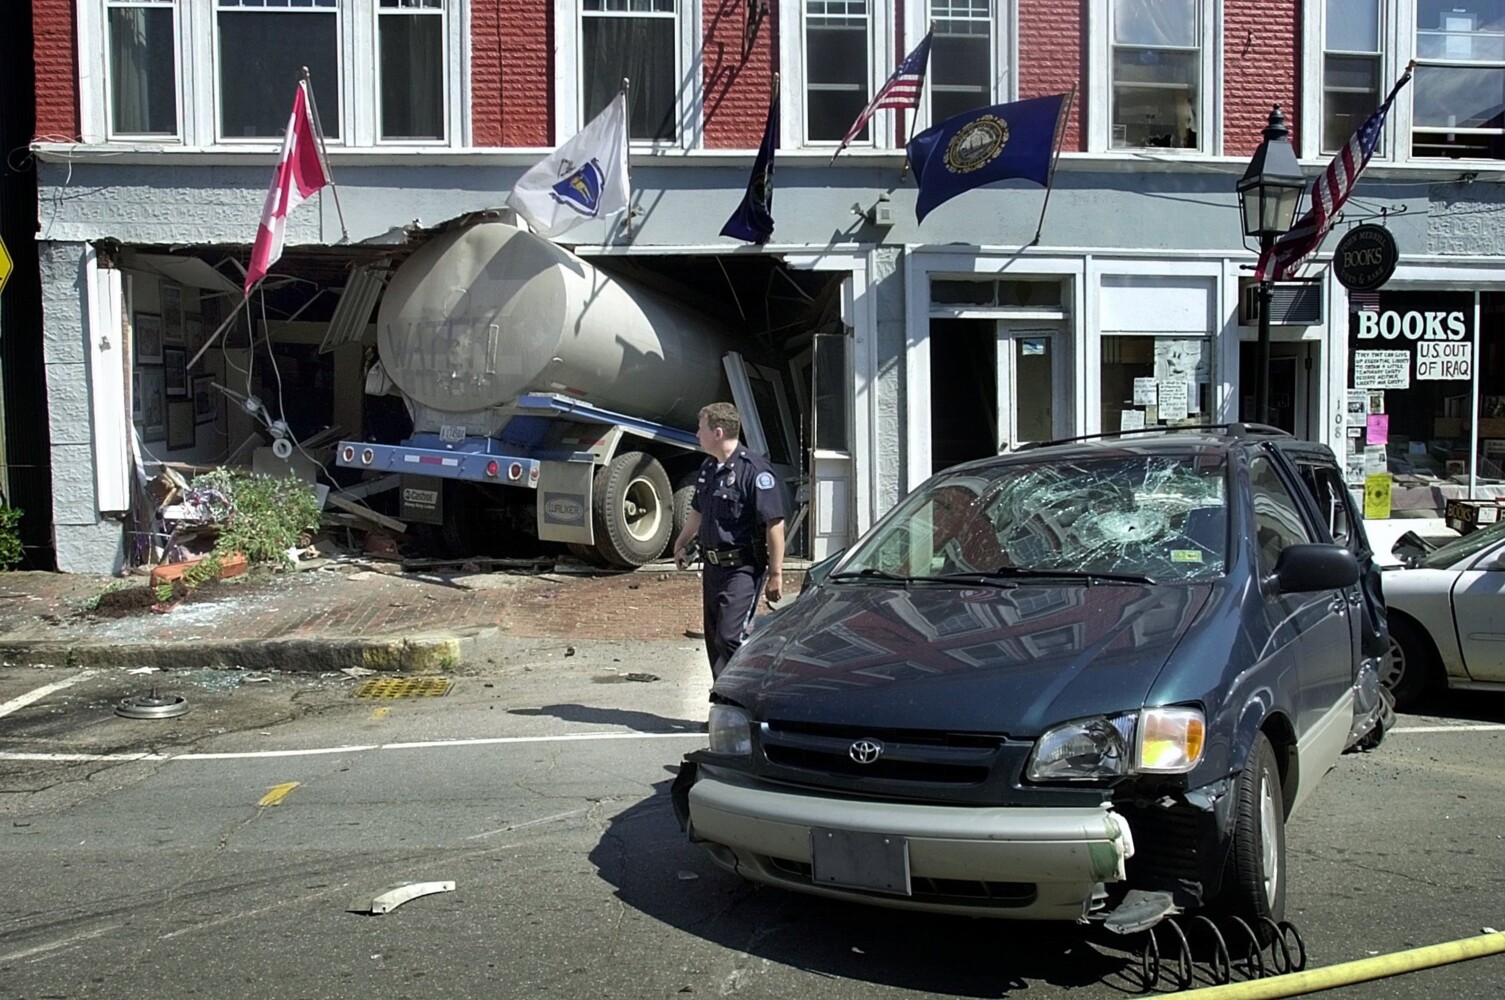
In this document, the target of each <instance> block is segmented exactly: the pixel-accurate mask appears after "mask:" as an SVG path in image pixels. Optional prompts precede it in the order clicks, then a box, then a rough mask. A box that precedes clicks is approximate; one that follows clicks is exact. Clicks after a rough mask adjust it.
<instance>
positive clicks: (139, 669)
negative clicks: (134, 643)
mask: <svg viewBox="0 0 1505 1000" xmlns="http://www.w3.org/2000/svg"><path fill="white" fill-rule="evenodd" d="M156 672H157V668H156V667H136V668H134V669H132V670H127V671H126V673H128V674H154V673H156Z"/></svg>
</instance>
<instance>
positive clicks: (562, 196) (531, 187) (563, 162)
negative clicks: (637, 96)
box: [507, 94, 631, 236]
mask: <svg viewBox="0 0 1505 1000" xmlns="http://www.w3.org/2000/svg"><path fill="white" fill-rule="evenodd" d="M628 183H629V182H628V179H627V95H626V94H618V95H617V96H616V99H615V100H613V101H612V102H611V103H610V104H608V105H607V106H606V107H605V108H604V109H603V110H602V112H601V113H600V114H599V115H597V116H596V117H594V118H592V119H591V120H590V124H588V125H586V126H585V128H583V129H581V130H580V132H579V133H578V134H577V135H576V136H575V137H574V138H573V139H571V140H570V141H568V142H566V143H564V144H563V145H561V146H560V147H559V148H558V149H556V150H554V152H553V153H552V154H550V155H549V156H546V157H544V158H543V159H542V160H541V161H539V162H538V163H536V164H534V165H533V166H532V167H531V168H529V170H528V172H527V173H525V174H523V175H522V177H520V178H518V181H517V183H516V184H515V185H514V186H513V188H512V193H511V194H509V195H508V196H507V205H508V206H509V207H510V208H512V209H514V210H516V212H517V214H518V215H521V216H522V217H523V218H525V219H527V220H528V224H529V225H530V226H532V227H533V231H534V232H535V233H537V234H538V235H540V236H557V235H559V234H560V233H563V232H565V231H567V230H570V229H573V228H575V227H576V226H578V225H580V223H582V222H589V221H590V220H591V219H604V218H606V217H607V216H609V215H614V214H616V213H617V212H620V211H622V210H623V209H625V208H626V207H627V203H628V201H630V200H631V191H630V190H629V188H628Z"/></svg>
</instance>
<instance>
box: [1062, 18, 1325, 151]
mask: <svg viewBox="0 0 1505 1000" xmlns="http://www.w3.org/2000/svg"><path fill="white" fill-rule="evenodd" d="M1196 2H1197V4H1198V6H1199V7H1200V8H1201V15H1202V16H1201V23H1202V37H1201V39H1200V41H1201V43H1202V76H1201V79H1200V80H1199V81H1198V83H1199V86H1200V87H1201V91H1202V92H1201V94H1200V95H1199V96H1200V98H1201V102H1200V103H1201V106H1200V107H1199V108H1198V109H1197V130H1198V136H1197V141H1198V148H1196V149H1175V148H1170V147H1166V148H1161V147H1158V146H1154V147H1142V146H1130V147H1126V148H1115V147H1114V146H1113V145H1112V132H1113V128H1112V118H1113V6H1112V5H1113V0H1087V55H1088V59H1089V60H1090V62H1089V65H1090V67H1091V68H1090V71H1089V72H1088V73H1087V74H1086V75H1087V108H1086V117H1087V150H1088V152H1093V153H1116V154H1119V155H1122V156H1143V155H1145V154H1147V153H1148V154H1153V155H1156V156H1176V157H1200V156H1222V155H1223V100H1222V98H1223V0H1196ZM1306 6H1307V7H1310V6H1311V4H1307V5H1306Z"/></svg>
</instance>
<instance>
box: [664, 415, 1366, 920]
mask: <svg viewBox="0 0 1505 1000" xmlns="http://www.w3.org/2000/svg"><path fill="white" fill-rule="evenodd" d="M1378 577H1379V574H1378V571H1377V570H1376V568H1375V567H1374V566H1373V564H1372V562H1371V559H1370V552H1369V549H1368V544H1367V542H1366V541H1365V538H1364V534H1363V528H1362V525H1361V523H1360V522H1359V519H1358V517H1357V516H1356V514H1355V512H1354V509H1353V502H1352V499H1351V497H1350V496H1349V493H1348V491H1347V490H1346V489H1345V488H1344V486H1343V480H1342V475H1341V471H1340V469H1339V467H1338V466H1337V464H1336V462H1335V461H1334V459H1333V457H1332V454H1331V452H1330V451H1328V450H1327V449H1326V448H1325V447H1323V446H1320V445H1315V444H1311V443H1309V442H1303V441H1297V440H1295V439H1294V438H1290V437H1288V436H1285V435H1284V434H1283V433H1280V432H1277V431H1274V430H1273V429H1270V428H1263V427H1258V426H1245V425H1239V424H1233V425H1226V426H1218V427H1207V428H1198V429H1191V430H1180V431H1175V432H1165V431H1164V429H1161V431H1160V432H1158V433H1157V432H1150V433H1144V432H1141V433H1133V434H1129V433H1125V434H1122V435H1119V436H1115V437H1105V438H1093V439H1082V440H1077V441H1072V442H1063V443H1056V444H1050V445H1045V446H1039V447H1029V448H1026V449H1024V450H1021V451H1018V452H1014V453H1011V454H1007V455H1002V456H999V457H996V458H989V459H984V460H981V461H976V462H971V463H968V464H965V465H959V466H956V467H954V468H951V469H948V470H946V471H944V472H941V473H938V474H937V475H935V476H933V477H932V478H931V479H930V480H929V481H927V482H926V483H924V484H923V485H921V486H920V487H919V488H917V489H916V490H915V491H914V492H912V493H911V494H910V495H909V496H908V497H906V498H905V499H904V500H903V501H902V502H901V503H900V504H899V505H898V506H897V507H896V508H895V509H894V510H892V511H891V512H890V513H889V514H888V515H887V516H885V517H884V518H883V519H882V520H881V521H880V522H879V523H878V524H877V525H875V526H874V527H873V528H872V530H871V531H869V532H868V533H867V534H866V535H865V536H864V537H863V538H862V539H860V540H859V541H858V542H857V543H856V544H855V545H854V546H853V547H852V548H851V550H850V551H849V552H848V553H846V554H845V555H844V556H842V557H840V558H839V559H838V560H836V561H835V562H834V564H833V565H831V566H830V568H829V572H826V573H824V574H823V575H822V576H821V578H820V579H819V581H818V582H815V583H813V584H811V585H810V586H809V587H807V589H806V591H805V592H804V593H803V594H802V595H801V596H800V598H799V599H798V600H797V601H795V602H793V603H792V604H791V605H790V606H789V607H787V608H785V609H783V610H781V611H780V612H778V613H777V614H775V615H773V616H771V617H769V618H768V619H766V620H765V621H764V622H762V623H760V625H759V627H758V628H757V629H756V630H755V632H754V633H753V635H752V636H751V638H750V639H749V641H748V642H747V643H746V644H745V645H744V646H743V647H742V648H741V650H740V651H739V652H738V654H737V655H736V657H735V658H734V659H733V660H732V662H731V663H730V664H729V665H728V667H727V669H726V671H725V672H724V673H723V674H722V675H721V677H720V678H719V680H718V681H717V682H716V684H715V686H714V689H713V690H712V693H711V702H712V704H711V708H710V720H709V746H708V748H706V749H704V750H698V751H696V752H694V753H691V754H689V755H687V756H686V758H685V761H684V765H683V766H682V767H681V768H680V774H679V777H678V779H677V780H676V781H675V785H674V806H675V811H676V814H677V816H678V818H679V820H680V822H681V823H682V824H683V825H684V827H685V828H686V830H687V832H688V835H689V837H690V839H691V840H692V841H693V842H694V843H696V844H698V845H700V846H701V847H703V848H704V849H705V850H707V851H708V852H709V853H710V855H711V856H712V858H714V859H715V861H716V862H717V863H718V864H719V865H720V866H721V867H723V868H726V869H728V870H729V871H732V872H735V873H737V874H740V875H742V876H744V877H746V878H748V879H751V880H754V881H757V882H762V883H767V884H771V885H776V886H781V887H784V888H787V889H793V890H797V891H801V892H808V893H817V894H822V895H828V896H835V897H841V898H846V899H854V900H861V901H864V902H869V903H876V904H881V905H890V906H900V907H907V908H913V909H923V910H931V911H936V912H946V913H955V914H966V915H973V916H992V917H1007V918H1018V919H1040V920H1097V919H1103V920H1106V921H1107V922H1108V923H1109V925H1110V926H1113V922H1114V919H1115V916H1116V917H1117V918H1118V919H1119V921H1120V924H1122V923H1123V922H1124V921H1129V922H1132V923H1133V924H1135V925H1136V927H1137V926H1152V925H1153V924H1154V922H1156V921H1157V920H1158V919H1160V918H1162V917H1164V916H1168V915H1171V914H1174V913H1177V912H1181V911H1185V910H1195V911H1199V912H1209V913H1223V914H1226V915H1230V916H1239V917H1242V918H1244V919H1246V920H1250V921H1251V922H1252V921H1259V920H1262V919H1265V918H1268V919H1272V920H1277V921H1278V920H1280V919H1282V916H1283V913H1284V908H1285V896H1286V864H1285V825H1286V821H1287V819H1288V818H1289V817H1290V816H1291V814H1292V813H1293V812H1294V811H1295V810H1296V809H1298V808H1300V807H1301V805H1302V804H1303V802H1305V801H1306V800H1307V799H1308V798H1309V797H1310V796H1311V794H1312V791H1313V789H1314V788H1316V787H1317V784H1318V782H1319V781H1320V780H1321V779H1322V777H1323V775H1324V774H1326V773H1327V771H1328V770H1329V769H1330V768H1331V767H1332V766H1333V765H1334V763H1335V762H1336V761H1337V760H1338V758H1339V756H1340V755H1341V754H1342V753H1343V752H1344V751H1345V750H1347V749H1351V748H1368V747H1370V746H1373V745H1374V744H1376V743H1377V742H1378V740H1379V738H1380V737H1381V736H1382V735H1383V730H1384V727H1385V726H1386V725H1388V724H1389V721H1390V720H1392V719H1393V714H1392V713H1390V712H1389V711H1388V704H1387V702H1386V701H1385V700H1384V696H1383V693H1382V692H1381V688H1380V684H1379V680H1378V676H1379V671H1378V668H1379V666H1380V663H1381V662H1382V661H1381V659H1380V658H1381V657H1382V656H1383V655H1384V653H1385V651H1386V650H1387V649H1388V638H1387V636H1386V634H1385V629H1384V617H1383V616H1384V607H1383V601H1382V600H1381V599H1380V593H1379V583H1378ZM1131 911H1132V912H1131ZM1114 929H1125V928H1124V927H1123V926H1119V927H1115V928H1114Z"/></svg>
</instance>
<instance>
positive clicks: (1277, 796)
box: [1215, 733, 1286, 927]
mask: <svg viewBox="0 0 1505 1000" xmlns="http://www.w3.org/2000/svg"><path fill="white" fill-rule="evenodd" d="M1215 908H1216V909H1217V910H1219V911H1220V912H1222V913H1224V914H1226V915H1228V916H1233V917H1241V918H1243V920H1245V921H1246V922H1247V923H1248V924H1249V925H1250V926H1251V927H1261V926H1267V925H1264V924H1263V921H1265V920H1267V919H1268V920H1274V921H1276V922H1279V921H1280V920H1283V919H1284V918H1285V910H1286V825H1285V796H1284V795H1283V793H1282V791H1281V785H1280V766H1279V765H1278V764H1277V763H1276V761H1275V750H1274V748H1273V747H1271V746H1270V740H1269V738H1268V737H1266V736H1265V734H1264V733H1259V734H1258V735H1256V736H1255V737H1254V745H1253V746H1252V747H1250V748H1249V758H1248V760H1247V761H1245V762H1244V767H1243V770H1241V771H1240V772H1239V774H1238V777H1237V779H1236V780H1235V786H1234V800H1233V849H1232V850H1231V851H1229V852H1228V860H1227V862H1226V863H1225V865H1224V868H1223V886H1222V891H1221V892H1219V894H1218V897H1217V900H1216V901H1215Z"/></svg>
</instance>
